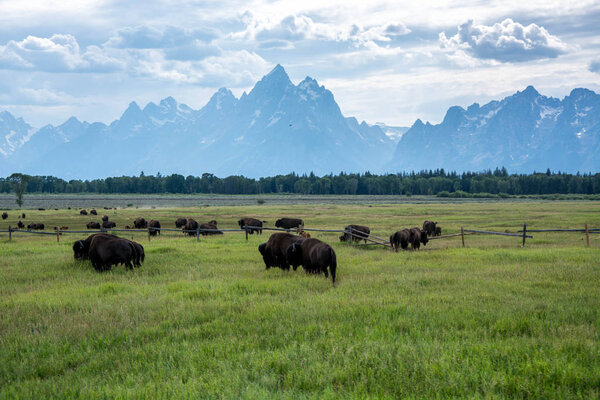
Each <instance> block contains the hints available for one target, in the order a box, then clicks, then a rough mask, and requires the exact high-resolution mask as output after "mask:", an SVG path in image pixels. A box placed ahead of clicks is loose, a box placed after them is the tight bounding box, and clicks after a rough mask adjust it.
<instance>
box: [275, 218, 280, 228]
mask: <svg viewBox="0 0 600 400" xmlns="http://www.w3.org/2000/svg"><path fill="white" fill-rule="evenodd" d="M275 226H276V227H277V228H279V227H280V226H281V218H280V219H278V220H277V221H275Z"/></svg>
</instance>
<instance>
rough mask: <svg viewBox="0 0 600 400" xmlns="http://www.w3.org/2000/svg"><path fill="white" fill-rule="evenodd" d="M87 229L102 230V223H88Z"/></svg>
mask: <svg viewBox="0 0 600 400" xmlns="http://www.w3.org/2000/svg"><path fill="white" fill-rule="evenodd" d="M86 227H87V228H88V229H100V223H99V222H94V221H90V222H88V223H87V225H86Z"/></svg>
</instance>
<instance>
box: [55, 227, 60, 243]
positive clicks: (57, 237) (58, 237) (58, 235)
mask: <svg viewBox="0 0 600 400" xmlns="http://www.w3.org/2000/svg"><path fill="white" fill-rule="evenodd" d="M56 241H57V242H60V229H57V230H56Z"/></svg>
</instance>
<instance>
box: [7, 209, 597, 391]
mask: <svg viewBox="0 0 600 400" xmlns="http://www.w3.org/2000/svg"><path fill="white" fill-rule="evenodd" d="M24 212H26V213H27V218H26V220H25V221H26V222H43V223H45V224H46V226H47V227H49V228H50V229H52V227H54V226H62V225H67V226H69V228H70V229H82V228H84V227H85V224H86V223H87V222H89V221H91V220H96V221H99V220H100V217H101V216H102V215H103V214H106V215H108V216H109V217H110V219H111V220H114V221H115V222H116V223H117V227H118V228H122V227H124V226H125V225H126V224H129V225H132V221H133V219H134V218H135V217H138V216H143V217H145V218H146V219H150V218H154V219H158V220H160V221H161V224H162V226H163V227H165V228H174V221H175V218H176V217H178V216H185V217H188V216H192V217H194V218H195V219H196V220H198V221H199V222H206V221H208V220H211V219H216V220H217V221H218V222H219V227H220V228H222V229H225V228H237V220H238V219H239V217H241V216H255V217H258V218H260V219H262V220H266V221H267V224H266V226H273V225H274V221H275V219H277V218H278V217H281V216H295V217H300V218H303V219H304V221H305V226H306V227H307V228H310V227H318V228H328V229H341V228H343V227H344V226H345V225H347V224H349V223H354V224H363V225H368V226H369V227H370V228H371V233H372V234H374V235H376V236H379V237H383V238H388V237H389V235H390V234H391V233H393V232H394V231H396V230H398V229H400V228H403V227H412V226H420V225H421V224H422V223H423V220H425V219H431V220H434V221H437V222H438V223H439V224H440V225H441V226H442V228H443V231H444V232H443V233H444V234H445V233H455V232H458V231H459V230H460V227H461V226H464V227H465V228H471V229H473V228H474V229H483V230H497V231H502V232H504V231H512V232H516V230H518V229H520V228H521V227H522V225H523V223H524V222H527V224H528V227H529V228H530V229H543V228H579V227H581V228H583V225H584V224H586V223H587V224H589V225H590V226H592V227H600V202H597V201H589V202H542V201H539V202H481V203H456V204H453V203H425V204H372V205H369V204H351V205H348V204H346V205H340V204H307V205H296V206H295V205H289V204H281V205H271V204H264V205H258V204H255V205H246V206H215V207H213V206H210V207H187V208H156V209H150V208H145V209H141V208H140V209H133V208H129V209H118V210H103V209H98V212H99V214H100V215H98V217H94V216H80V215H79V214H78V210H65V209H61V210H58V211H56V210H46V211H38V210H24ZM8 213H9V218H8V219H7V220H4V221H3V220H0V229H2V230H3V229H6V228H7V227H8V225H12V226H15V225H16V221H17V219H16V216H17V214H18V213H17V211H15V210H9V211H8ZM19 213H20V212H19ZM122 235H124V236H125V237H128V238H132V237H133V239H134V240H137V241H139V242H140V243H142V244H143V245H144V247H145V249H146V262H145V263H144V264H143V266H142V267H141V268H139V269H136V270H134V271H127V270H125V268H124V267H122V266H118V267H114V268H113V269H112V271H110V272H107V273H101V274H100V273H97V272H95V271H94V270H93V268H92V267H91V265H90V264H89V263H87V262H76V261H75V260H74V259H73V253H72V250H71V246H72V244H73V242H74V241H75V240H77V239H79V238H84V237H86V235H85V234H68V235H63V236H62V237H61V240H60V242H58V243H57V241H56V238H55V237H53V236H37V235H36V236H33V235H26V234H19V233H17V234H15V235H14V237H13V240H12V241H9V240H8V237H7V235H6V234H0V277H1V279H0V399H13V398H36V399H37V398H39V399H54V398H55V399H65V398H85V399H105V398H106V399H108V398H110V399H113V398H148V399H157V398H188V399H198V398H224V399H263V398H284V399H285V398H289V399H327V398H360V399H380V398H390V399H395V398H556V399H569V398H598V397H600V344H599V333H600V288H599V282H600V234H593V235H591V246H590V247H586V244H585V236H584V235H583V234H581V233H560V234H559V233H534V234H533V235H534V238H533V239H528V240H527V244H526V246H525V247H524V248H522V247H521V240H520V238H516V237H501V236H483V235H473V236H467V237H466V247H465V248H462V247H461V239H460V237H456V238H448V239H441V240H433V241H431V242H430V243H429V244H428V245H427V246H425V247H424V248H423V247H421V250H420V251H414V252H413V251H401V252H399V253H394V252H392V251H390V250H388V249H386V248H383V247H381V246H363V245H349V244H346V243H340V242H339V241H338V239H337V236H339V234H335V233H321V234H319V233H314V234H313V237H317V238H319V239H321V240H324V241H326V242H327V243H329V244H331V245H332V246H333V247H334V249H335V251H336V253H337V258H338V274H337V276H338V281H337V283H336V286H335V287H332V285H331V280H326V279H325V278H324V277H323V276H307V275H305V274H304V273H303V272H302V270H301V268H300V269H299V270H298V271H296V272H294V271H289V272H286V271H281V270H279V269H270V270H265V269H264V264H263V261H262V258H261V256H260V254H259V253H258V251H257V246H258V245H259V244H260V243H262V242H264V241H266V240H267V238H268V236H269V232H267V231H265V233H263V235H262V236H258V235H251V236H249V240H248V241H246V240H245V235H244V234H243V233H226V234H225V235H223V236H215V237H201V239H200V241H199V242H197V241H196V239H195V238H189V237H184V236H183V235H181V234H179V233H176V232H169V233H166V232H165V233H164V234H163V235H161V236H160V237H158V238H156V239H154V238H153V239H152V241H150V242H148V238H147V236H146V235H145V234H143V233H127V234H122Z"/></svg>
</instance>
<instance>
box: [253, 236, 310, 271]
mask: <svg viewBox="0 0 600 400" xmlns="http://www.w3.org/2000/svg"><path fill="white" fill-rule="evenodd" d="M304 240H305V239H304V238H303V237H302V236H296V235H292V234H290V233H283V232H281V233H274V234H272V235H271V236H270V237H269V240H267V243H263V244H264V246H263V247H261V246H262V245H260V246H258V251H260V254H262V256H263V261H264V262H265V268H266V269H269V268H271V267H279V268H281V269H283V270H286V271H288V270H289V269H290V263H289V262H288V261H287V256H286V251H287V248H288V247H290V246H291V245H292V244H293V243H300V242H303V241H304ZM261 249H262V250H261ZM300 264H301V263H298V264H291V265H292V267H293V268H294V271H295V270H296V269H297V268H298V266H299V265H300Z"/></svg>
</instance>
